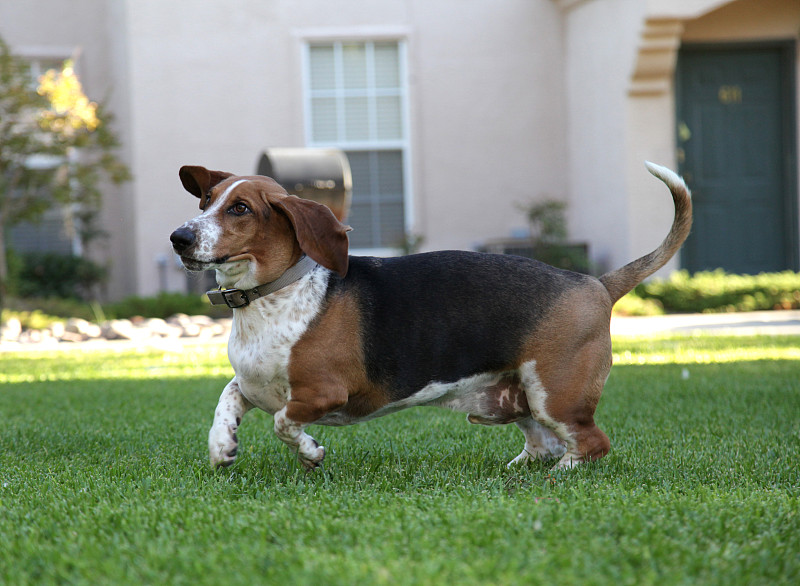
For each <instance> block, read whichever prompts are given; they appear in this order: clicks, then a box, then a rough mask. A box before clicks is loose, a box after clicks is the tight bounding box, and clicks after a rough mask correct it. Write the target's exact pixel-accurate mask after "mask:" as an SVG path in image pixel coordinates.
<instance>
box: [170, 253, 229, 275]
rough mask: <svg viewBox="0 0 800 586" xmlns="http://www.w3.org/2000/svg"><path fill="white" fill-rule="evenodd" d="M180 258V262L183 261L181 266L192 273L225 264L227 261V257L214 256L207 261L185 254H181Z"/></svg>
mask: <svg viewBox="0 0 800 586" xmlns="http://www.w3.org/2000/svg"><path fill="white" fill-rule="evenodd" d="M180 259H181V263H183V267H184V268H185V269H186V270H187V271H191V272H193V273H197V272H200V271H208V270H211V269H215V268H217V267H218V266H220V265H222V264H225V263H226V262H227V261H228V257H222V258H215V259H214V260H210V261H208V260H199V259H196V258H193V257H191V256H185V255H181V256H180Z"/></svg>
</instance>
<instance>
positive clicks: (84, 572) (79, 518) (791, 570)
mask: <svg viewBox="0 0 800 586" xmlns="http://www.w3.org/2000/svg"><path fill="white" fill-rule="evenodd" d="M615 363H616V366H615V367H614V369H613V370H612V374H611V377H610V379H609V381H608V384H607V385H606V390H605V393H604V395H603V399H602V401H601V403H600V407H599V409H598V412H597V420H598V423H599V424H600V426H601V427H602V428H603V429H604V430H605V431H606V432H607V433H608V435H609V437H610V438H611V442H612V451H611V452H610V453H609V455H608V456H607V457H606V458H605V459H603V460H602V461H600V462H596V463H593V464H590V465H587V466H584V467H582V468H579V469H576V470H573V471H552V470H551V469H550V466H549V465H545V464H532V465H529V466H525V467H522V468H518V469H513V470H507V469H506V468H505V464H506V462H507V461H509V460H510V459H511V458H513V457H514V456H516V455H517V454H518V453H519V452H520V450H521V449H522V444H523V441H522V434H520V433H519V431H518V430H517V429H516V427H515V426H506V427H483V426H472V425H469V424H468V423H467V422H466V420H465V417H464V416H463V415H460V414H456V413H451V412H446V411H441V410H436V409H414V410H409V411H405V412H402V413H399V414H396V415H391V416H388V417H386V418H383V419H379V420H376V421H372V422H369V423H366V424H361V425H358V426H353V427H349V428H325V427H316V428H313V430H312V434H313V435H314V436H315V437H316V438H317V439H318V440H319V441H320V443H322V444H323V445H325V446H326V447H327V448H328V456H327V458H326V461H325V467H324V470H318V471H316V472H314V473H305V472H304V471H303V470H302V469H301V467H300V466H299V464H297V463H296V462H295V460H294V458H293V456H292V455H291V454H290V453H289V451H288V449H287V448H286V447H284V446H283V444H281V443H280V442H279V441H278V440H277V439H276V438H274V437H273V435H272V420H271V417H270V416H268V415H266V414H264V413H260V412H251V413H250V414H248V415H247V417H246V418H245V421H244V425H243V426H242V428H241V430H240V433H239V439H240V452H239V453H240V457H239V460H238V462H237V463H236V465H235V466H233V467H232V468H229V469H226V470H224V471H221V472H214V471H212V470H211V469H210V468H209V466H208V460H207V458H208V455H207V448H206V438H207V433H208V427H209V425H210V424H211V419H212V417H213V411H214V407H215V405H216V402H217V397H218V395H219V393H220V391H221V389H222V387H223V385H224V384H225V383H226V382H227V380H228V378H229V376H230V374H231V371H230V367H229V366H228V364H227V359H226V355H225V350H224V348H221V347H219V346H201V347H197V348H192V349H187V350H184V351H183V352H177V351H176V352H164V351H157V350H143V351H139V352H136V351H128V352H119V353H116V352H111V351H108V352H95V353H81V352H80V351H75V350H73V351H69V352H48V353H41V352H40V353H27V354H22V353H19V354H0V418H1V419H0V420H1V421H2V423H0V583H2V584H9V585H12V584H13V585H16V584H53V583H67V584H315V585H328V584H453V585H455V584H458V585H461V584H481V583H483V584H614V585H621V584H636V585H640V584H659V585H662V584H725V585H729V584H748V585H750V584H780V583H785V584H790V583H792V584H796V583H800V468H799V467H798V462H800V338H797V337H774V338H772V337H743V338H742V337H737V338H722V337H670V338H658V339H646V340H645V339H634V340H626V339H619V340H616V344H615Z"/></svg>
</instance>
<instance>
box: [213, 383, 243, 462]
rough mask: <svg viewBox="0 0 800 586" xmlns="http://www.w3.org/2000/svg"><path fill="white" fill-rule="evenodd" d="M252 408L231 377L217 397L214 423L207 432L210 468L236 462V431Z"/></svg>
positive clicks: (237, 442)
mask: <svg viewBox="0 0 800 586" xmlns="http://www.w3.org/2000/svg"><path fill="white" fill-rule="evenodd" d="M252 408H253V405H252V404H251V403H250V401H248V400H247V399H245V398H244V395H242V392H241V391H240V390H239V383H238V382H236V377H233V380H231V382H229V383H228V384H227V385H226V386H225V388H224V389H223V391H222V394H221V395H220V397H219V403H217V410H216V411H215V412H214V423H213V424H212V425H211V430H210V431H209V432H208V455H209V457H210V459H211V465H212V466H214V467H216V468H219V467H223V466H230V465H231V464H233V462H234V460H236V452H237V450H238V447H239V440H238V438H237V437H236V430H237V429H239V425H240V424H241V423H242V417H243V416H244V414H245V413H247V412H248V411H249V410H250V409H252Z"/></svg>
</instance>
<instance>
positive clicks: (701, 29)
mask: <svg viewBox="0 0 800 586" xmlns="http://www.w3.org/2000/svg"><path fill="white" fill-rule="evenodd" d="M798 12H800V2H797V1H794V0H737V1H733V2H731V1H729V0H646V1H644V0H504V1H503V2H496V1H494V0H474V1H472V2H467V3H465V2H463V1H461V0H386V1H383V2H366V3H365V2H362V1H361V0H341V1H339V2H336V3H331V2H327V1H326V0H305V1H304V2H295V1H292V0H274V1H273V2H268V3H267V2H261V1H258V0H225V1H223V0H209V1H206V2H196V1H192V0H171V1H170V2H161V1H159V0H115V1H114V2H106V1H104V0H75V1H73V2H70V3H65V2H62V1H61V0H26V1H25V2H0V34H2V35H3V36H4V37H5V38H6V39H7V40H8V41H9V42H10V43H11V44H12V46H14V47H15V48H28V49H30V48H32V47H33V48H36V47H39V48H40V49H41V47H43V46H49V47H59V46H61V47H71V48H80V49H81V51H80V55H81V56H80V59H79V72H80V73H81V74H82V77H83V81H84V84H85V87H86V89H87V92H88V93H89V95H90V96H91V97H92V98H94V99H101V98H103V97H104V96H105V95H106V93H107V92H110V106H111V108H112V110H113V111H114V113H115V114H116V116H117V123H116V125H117V127H118V129H119V131H120V134H121V137H122V139H123V141H124V149H123V155H124V157H125V159H126V160H127V161H128V162H129V164H130V166H131V169H132V171H133V173H134V176H135V179H134V181H133V182H132V183H130V184H129V185H127V186H125V187H123V188H121V189H120V188H109V190H108V194H107V197H106V200H105V201H106V203H105V210H104V216H103V217H104V225H105V227H106V229H107V230H108V232H109V233H110V235H111V237H110V239H109V240H108V242H107V243H106V245H105V246H104V247H102V250H101V251H100V252H99V254H100V255H101V256H103V257H105V258H108V259H110V260H113V263H114V264H113V280H112V285H111V287H110V289H109V293H110V295H111V296H112V297H121V296H124V295H128V294H133V293H138V294H152V293H155V292H157V290H158V289H159V288H160V275H159V270H158V261H159V259H167V262H168V266H167V270H166V277H167V288H169V289H174V290H181V289H183V288H184V286H185V278H186V277H185V275H184V273H183V272H182V271H181V270H180V269H179V268H178V267H177V266H176V265H175V263H174V260H173V257H172V254H171V249H170V246H169V241H168V236H169V233H170V232H171V231H172V229H173V228H175V227H176V226H177V225H179V224H180V223H182V222H183V221H184V220H185V219H187V218H188V217H190V216H192V215H193V214H195V213H196V212H197V201H196V200H195V199H194V198H193V197H191V196H189V195H188V194H186V193H185V192H183V190H182V188H181V186H180V183H179V181H178V178H177V170H178V168H179V167H180V166H181V165H183V164H203V165H207V166H209V167H213V168H218V169H223V170H228V171H232V172H236V173H251V172H253V170H254V168H255V163H256V158H257V156H258V154H259V152H260V150H261V149H262V148H264V147H267V146H303V142H304V137H305V129H304V114H303V82H302V57H301V55H302V46H303V43H304V42H305V41H307V40H314V39H322V38H339V39H347V38H363V39H370V38H397V39H403V40H405V42H406V44H407V49H408V70H409V79H408V92H409V93H408V98H409V112H410V119H409V145H410V156H411V159H410V165H411V167H410V169H411V173H410V175H409V177H410V186H409V187H410V190H409V193H410V200H409V202H408V204H409V217H408V223H409V230H410V231H411V232H412V233H413V234H416V235H421V236H422V237H423V238H424V248H426V249H439V248H472V247H474V246H476V245H479V244H480V243H482V242H483V241H485V240H487V239H490V238H498V237H505V236H509V235H511V234H512V233H513V232H518V231H520V230H522V229H524V228H525V221H524V218H523V216H522V213H521V212H520V211H519V210H518V208H517V204H519V203H525V202H528V201H531V200H533V199H537V198H538V199H541V198H544V197H550V198H564V199H566V200H567V201H568V202H569V205H570V207H569V220H570V231H571V235H572V237H573V238H574V239H576V240H581V241H587V242H589V244H590V250H591V253H592V257H593V260H594V261H595V262H596V263H597V265H598V267H600V268H613V267H616V266H619V265H621V264H624V263H625V262H628V261H629V260H631V259H633V258H635V257H637V256H640V255H642V254H644V253H646V252H648V251H650V250H651V249H652V248H654V247H655V246H656V245H657V244H658V243H659V242H660V240H661V238H663V236H664V234H665V233H666V231H667V230H668V227H669V223H670V220H671V214H672V208H671V201H670V198H669V196H668V194H667V192H666V190H665V189H664V187H663V186H662V185H661V184H660V183H659V182H658V181H656V180H655V179H654V178H652V177H651V176H650V175H649V174H648V173H647V172H646V170H645V168H644V166H643V161H644V160H645V159H649V160H653V161H655V162H657V163H661V164H665V165H668V166H672V167H674V166H675V164H676V160H675V144H674V127H675V120H674V115H675V114H674V113H675V97H674V88H673V85H674V84H673V76H674V67H675V58H676V55H677V51H678V49H679V47H680V44H681V43H682V42H699V41H715V42H716V41H731V40H756V39H777V38H780V39H796V38H797V36H798V30H800V15H799V14H798ZM677 266H678V264H677V261H673V262H672V263H671V264H670V265H669V267H668V269H674V268H676V267H677Z"/></svg>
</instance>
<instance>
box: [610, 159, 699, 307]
mask: <svg viewBox="0 0 800 586" xmlns="http://www.w3.org/2000/svg"><path fill="white" fill-rule="evenodd" d="M645 165H647V170H648V171H650V173H652V174H653V175H655V176H656V177H658V178H659V179H661V181H663V182H664V183H666V185H667V187H669V190H670V191H671V192H672V200H673V202H674V203H675V219H674V220H673V222H672V228H670V231H669V234H667V237H666V238H665V239H664V242H662V243H661V245H660V246H659V247H658V248H656V249H655V250H654V251H653V252H651V253H650V254H647V255H645V256H643V257H641V258H639V259H636V260H635V261H633V262H630V263H628V264H626V265H625V266H624V267H621V268H619V269H617V270H615V271H611V272H608V273H606V274H605V275H603V276H602V277H600V282H601V283H602V284H603V285H604V286H605V288H606V289H607V290H608V293H609V295H610V296H611V302H612V304H613V303H616V302H617V301H618V300H619V299H620V298H621V297H622V296H623V295H625V294H626V293H627V292H628V291H630V290H631V289H633V288H634V287H635V286H636V285H638V284H639V283H641V282H642V281H643V280H644V279H646V278H647V277H649V276H650V275H652V274H653V273H655V272H656V271H657V270H658V269H660V268H661V267H663V266H664V265H665V264H667V261H668V260H669V259H671V258H672V257H673V255H674V254H675V253H676V252H678V249H679V248H680V247H681V245H682V244H683V242H684V240H686V237H687V236H688V235H689V230H691V228H692V198H691V193H690V192H689V188H688V187H686V183H684V181H683V179H681V178H680V177H679V176H678V175H677V174H676V173H674V172H673V171H670V170H669V169H667V168H666V167H661V166H660V165H654V164H653V163H650V162H646V163H645Z"/></svg>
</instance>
